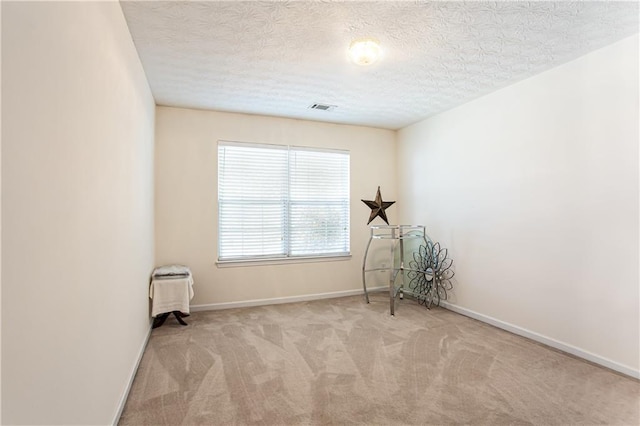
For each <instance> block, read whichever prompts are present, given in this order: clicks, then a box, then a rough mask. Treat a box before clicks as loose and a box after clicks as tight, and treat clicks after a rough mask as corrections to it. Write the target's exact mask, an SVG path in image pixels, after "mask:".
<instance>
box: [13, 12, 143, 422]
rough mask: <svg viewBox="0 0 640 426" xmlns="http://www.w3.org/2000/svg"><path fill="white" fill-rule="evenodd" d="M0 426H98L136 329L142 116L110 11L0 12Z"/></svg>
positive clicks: (136, 78) (116, 399)
mask: <svg viewBox="0 0 640 426" xmlns="http://www.w3.org/2000/svg"><path fill="white" fill-rule="evenodd" d="M2 44H3V45H2V47H3V49H2V124H3V126H2V150H3V151H2V231H3V233H2V408H3V409H2V423H3V424H65V425H70V424H95V425H97V424H110V423H112V422H113V421H114V419H115V418H116V415H117V413H118V408H119V406H120V404H121V402H122V398H123V397H124V395H125V391H126V389H127V386H128V384H129V380H130V378H131V377H132V374H133V372H134V371H133V370H134V368H135V364H136V361H137V359H138V356H139V354H140V351H141V349H142V345H143V343H144V342H145V339H146V336H147V334H148V330H149V327H150V321H149V305H148V296H147V292H148V279H149V274H150V272H151V268H152V267H153V131H154V112H155V106H154V101H153V98H152V96H151V93H150V90H149V87H148V85H147V82H146V78H145V75H144V73H143V70H142V67H141V64H140V61H139V59H138V56H137V53H136V51H135V49H134V46H133V42H132V41H131V37H130V35H129V32H128V30H127V26H126V22H125V20H124V16H123V14H122V11H121V9H120V5H119V3H118V2H55V3H54V2H41V3H33V2H15V3H14V2H2Z"/></svg>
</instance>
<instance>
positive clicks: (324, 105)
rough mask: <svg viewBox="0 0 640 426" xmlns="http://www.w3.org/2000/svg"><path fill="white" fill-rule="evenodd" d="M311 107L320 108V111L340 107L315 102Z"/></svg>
mask: <svg viewBox="0 0 640 426" xmlns="http://www.w3.org/2000/svg"><path fill="white" fill-rule="evenodd" d="M309 108H311V109H319V110H320V111H333V110H334V109H336V108H338V106H337V105H327V104H313V105H311V106H310V107H309Z"/></svg>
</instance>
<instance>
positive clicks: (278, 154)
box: [218, 144, 288, 260]
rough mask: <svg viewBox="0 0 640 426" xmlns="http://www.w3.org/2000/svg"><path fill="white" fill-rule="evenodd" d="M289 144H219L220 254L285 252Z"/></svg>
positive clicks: (223, 256)
mask: <svg viewBox="0 0 640 426" xmlns="http://www.w3.org/2000/svg"><path fill="white" fill-rule="evenodd" d="M287 156H288V154H287V149H286V147H284V148H283V147H270V146H268V147H258V146H253V145H236V144H229V145H227V144H219V145H218V212H219V213H218V223H219V237H218V238H219V241H218V250H219V251H218V253H219V258H220V259H222V260H224V259H237V258H247V257H259V256H284V255H286V253H287V248H286V238H285V237H286V216H287V212H286V209H287V192H288V189H287V187H288V172H287V167H288V158H287Z"/></svg>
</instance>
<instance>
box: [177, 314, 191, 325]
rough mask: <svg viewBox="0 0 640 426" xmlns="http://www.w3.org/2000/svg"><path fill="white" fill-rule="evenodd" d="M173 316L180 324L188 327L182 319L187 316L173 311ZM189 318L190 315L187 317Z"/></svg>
mask: <svg viewBox="0 0 640 426" xmlns="http://www.w3.org/2000/svg"><path fill="white" fill-rule="evenodd" d="M173 316H175V317H176V319H177V320H178V322H179V323H180V325H188V324H187V323H186V322H184V320H183V319H182V317H183V316H185V314H183V313H182V312H180V311H173ZM186 316H189V315H186Z"/></svg>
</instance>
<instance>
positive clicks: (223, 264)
mask: <svg viewBox="0 0 640 426" xmlns="http://www.w3.org/2000/svg"><path fill="white" fill-rule="evenodd" d="M344 260H351V254H345V255H340V256H313V257H311V256H309V257H289V258H284V257H283V258H277V259H243V260H218V261H217V262H216V266H218V268H235V267H238V266H264V265H290V264H294V263H316V262H339V261H344Z"/></svg>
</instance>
